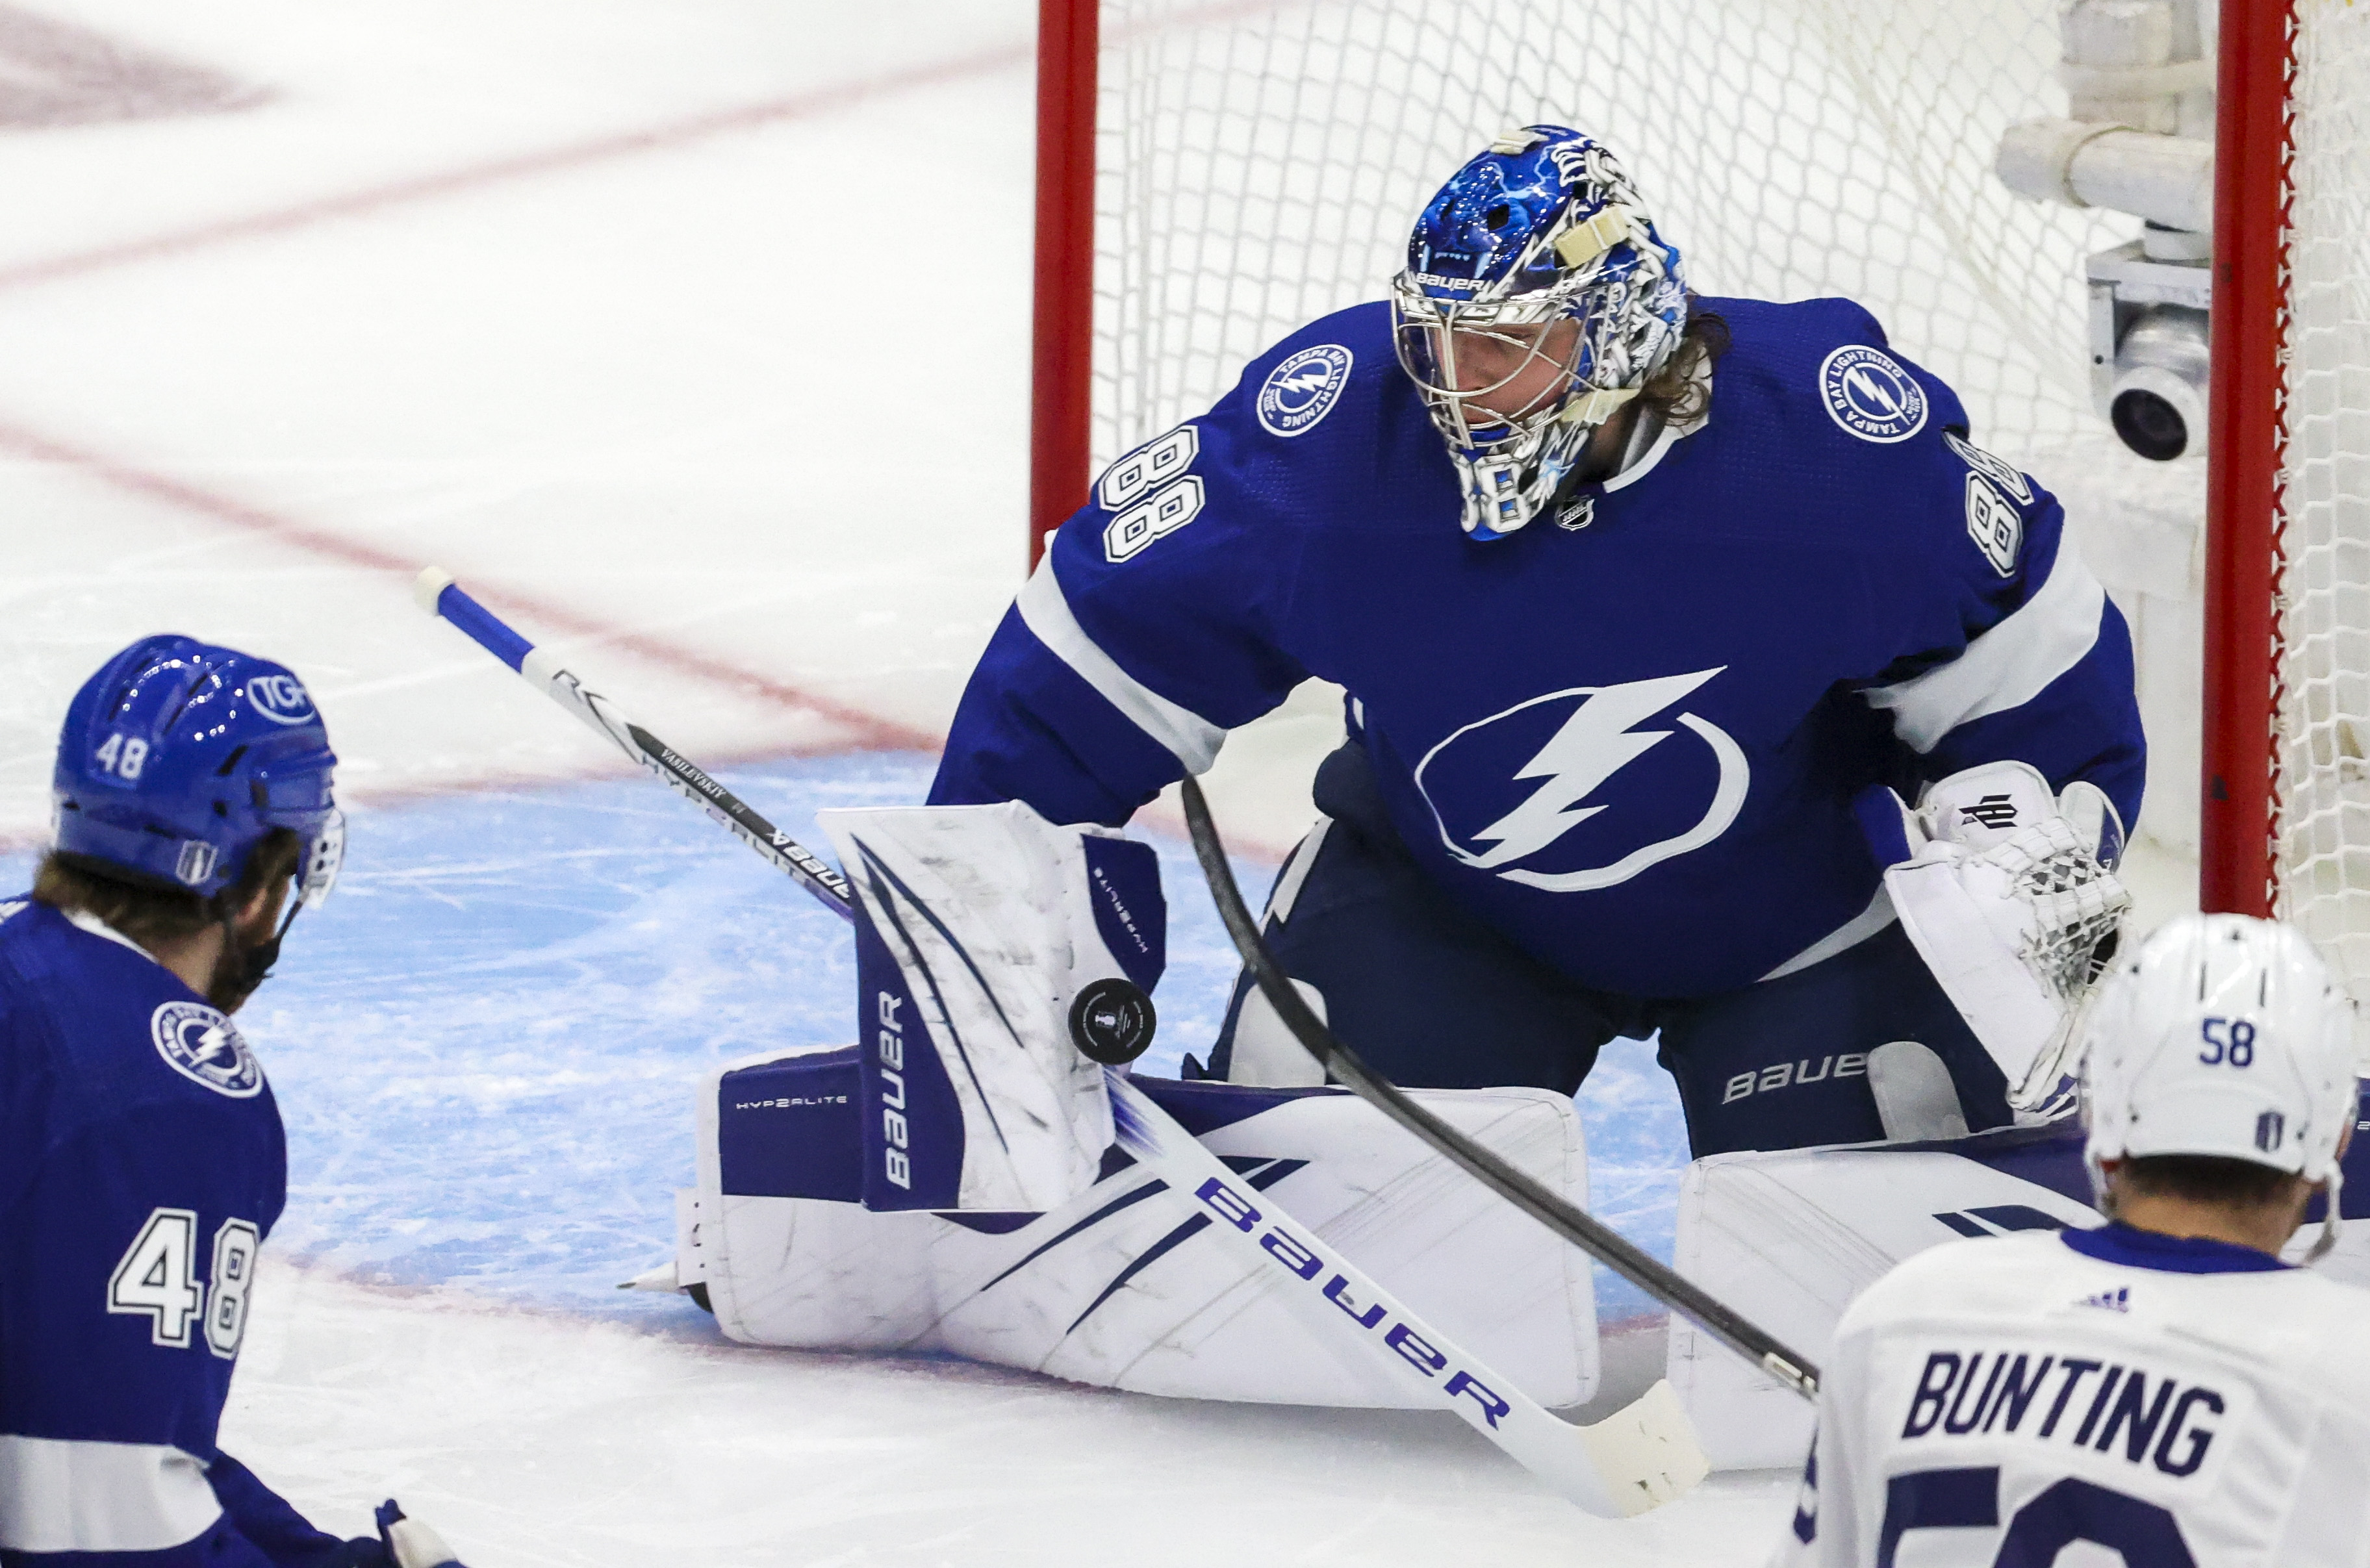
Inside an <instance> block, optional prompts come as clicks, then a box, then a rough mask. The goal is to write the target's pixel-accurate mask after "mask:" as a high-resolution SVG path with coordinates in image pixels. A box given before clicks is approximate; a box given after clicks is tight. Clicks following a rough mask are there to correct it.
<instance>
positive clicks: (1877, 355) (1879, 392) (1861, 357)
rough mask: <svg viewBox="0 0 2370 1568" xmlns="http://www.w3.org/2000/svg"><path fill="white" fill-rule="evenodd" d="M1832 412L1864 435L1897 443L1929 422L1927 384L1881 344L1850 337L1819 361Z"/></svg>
mask: <svg viewBox="0 0 2370 1568" xmlns="http://www.w3.org/2000/svg"><path fill="white" fill-rule="evenodd" d="M1819 398H1820V400H1821V401H1822V402H1824V404H1826V406H1827V417H1828V418H1831V419H1833V420H1835V423H1836V424H1838V425H1841V426H1842V427H1843V428H1844V429H1847V430H1849V431H1850V432H1851V433H1852V434H1853V435H1856V436H1858V438H1859V439H1860V440H1862V441H1877V442H1880V443H1882V444H1885V445H1891V444H1892V443H1893V442H1894V441H1907V440H1908V439H1909V438H1910V437H1912V436H1914V435H1916V433H1917V432H1918V431H1919V430H1922V429H1925V428H1926V389H1925V388H1924V387H1922V386H1920V385H1918V384H1917V378H1916V377H1915V376H1913V375H1911V374H1910V373H1909V372H1907V371H1905V370H1903V369H1902V368H1901V364H1900V361H1897V360H1895V359H1894V358H1893V356H1892V355H1890V354H1888V353H1886V352H1884V351H1883V350H1882V349H1871V348H1870V347H1869V346H1868V345H1867V344H1865V343H1847V344H1845V345H1844V346H1843V347H1842V348H1840V349H1836V350H1835V352H1834V353H1832V354H1829V355H1828V356H1827V357H1826V360H1825V361H1824V362H1823V363H1822V364H1821V365H1820V366H1819Z"/></svg>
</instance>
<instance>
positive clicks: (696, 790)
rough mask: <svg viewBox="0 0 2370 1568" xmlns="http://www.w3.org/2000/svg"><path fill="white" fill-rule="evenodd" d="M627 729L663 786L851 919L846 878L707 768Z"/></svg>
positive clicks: (643, 733) (632, 727)
mask: <svg viewBox="0 0 2370 1568" xmlns="http://www.w3.org/2000/svg"><path fill="white" fill-rule="evenodd" d="M626 733H627V734H628V735H630V736H632V737H633V738H634V744H635V745H636V746H637V747H639V749H640V750H641V754H642V765H643V766H645V767H647V768H649V769H650V772H652V773H656V774H657V775H658V776H659V778H660V779H661V780H662V782H663V783H665V784H666V785H667V787H668V788H670V789H672V790H673V791H674V792H675V793H676V794H677V795H683V796H685V798H687V799H689V800H690V801H691V802H692V804H694V805H696V806H697V807H700V809H702V810H704V811H706V812H707V813H708V815H709V816H710V817H713V818H716V820H718V821H719V822H721V823H722V824H724V826H725V827H727V828H730V829H731V830H732V835H733V837H735V838H737V839H739V840H740V841H742V843H744V844H747V845H748V846H749V847H750V848H751V849H753V850H755V851H756V852H757V853H759V854H761V855H764V856H765V858H766V859H767V860H769V861H772V862H773V863H774V864H775V865H776V866H777V867H778V868H779V869H781V870H783V871H786V872H788V873H789V875H790V876H793V877H795V878H796V879H797V880H798V881H799V883H800V885H801V886H802V887H805V888H806V890H807V891H808V892H810V893H812V894H813V895H814V896H815V899H816V901H817V902H819V903H821V904H822V905H823V907H824V908H825V909H827V910H831V911H832V913H834V914H835V915H837V916H839V918H840V919H842V920H854V919H855V918H856V896H855V893H854V890H853V889H851V888H850V887H848V885H847V878H846V877H845V876H841V875H840V874H839V873H838V872H837V871H834V869H832V867H831V866H830V865H829V864H827V863H825V862H824V861H823V860H822V859H820V858H818V857H817V856H816V855H815V854H814V853H812V852H811V851H810V850H809V849H808V848H807V847H806V846H805V845H804V844H801V843H800V842H799V841H797V840H796V839H794V838H792V837H790V836H789V835H788V833H785V832H783V831H782V830H780V829H779V828H777V827H775V826H774V825H773V824H772V823H771V822H768V821H767V820H765V818H763V817H761V816H759V815H758V814H757V813H756V812H755V811H754V809H752V808H751V807H750V806H749V803H748V802H746V801H744V800H742V798H741V797H740V796H739V795H735V794H733V793H732V792H731V790H729V789H726V788H725V787H724V786H723V785H722V784H718V783H717V782H716V781H715V780H714V779H713V778H710V777H709V776H708V772H707V770H706V769H704V768H702V767H701V766H700V765H699V764H698V763H696V762H695V761H692V760H691V759H690V758H688V757H685V755H683V754H682V753H681V752H679V751H677V750H675V749H674V748H673V747H672V746H669V745H668V744H667V743H666V742H665V741H663V740H661V739H660V738H658V737H657V736H655V735H652V734H651V733H650V731H649V730H647V729H644V728H643V727H641V726H640V725H639V724H628V725H627V726H626Z"/></svg>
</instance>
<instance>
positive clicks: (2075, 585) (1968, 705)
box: [1866, 538, 2107, 754]
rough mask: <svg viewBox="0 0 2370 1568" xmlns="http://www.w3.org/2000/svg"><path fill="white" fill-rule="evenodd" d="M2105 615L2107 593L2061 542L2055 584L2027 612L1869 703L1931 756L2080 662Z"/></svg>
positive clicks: (1873, 695)
mask: <svg viewBox="0 0 2370 1568" xmlns="http://www.w3.org/2000/svg"><path fill="white" fill-rule="evenodd" d="M2106 611H2107V590H2106V589H2103V588H2101V587H2100V586H2099V579H2098V578H2095V577H2093V576H2091V575H2090V568H2089V567H2087V566H2085V565H2083V563H2082V557H2081V556H2080V555H2077V554H2076V553H2075V550H2074V543H2073V541H2072V540H2070V539H2065V538H2060V540H2059V541H2058V544H2057V559H2056V562H2055V563H2054V566H2053V567H2052V568H2051V571H2050V573H2049V580H2048V581H2046V582H2044V583H2042V585H2041V590H2040V591H2039V592H2038V593H2035V594H2034V595H2033V596H2032V597H2031V599H2028V600H2026V601H2024V604H2023V605H2022V607H2021V608H2019V610H2018V611H2017V612H2015V613H2014V614H2012V615H2010V616H2008V618H2007V619H2006V620H2004V621H2002V622H2001V623H2000V624H1998V625H1996V626H1994V627H1993V628H1992V629H1991V630H1990V631H1988V632H1985V634H1984V635H1981V636H1979V637H1977V638H1975V639H1974V641H1973V642H1971V643H1969V644H1968V645H1967V648H1966V651H1965V652H1964V653H1962V654H1961V655H1960V656H1959V657H1958V658H1954V659H1952V660H1951V661H1950V663H1948V664H1944V665H1939V666H1937V667H1936V668H1934V669H1932V670H1927V671H1926V673H1924V674H1923V675H1918V676H1915V677H1913V678H1911V679H1910V680H1907V681H1902V682H1900V683H1899V684H1898V685H1893V686H1879V687H1876V688H1874V689H1872V690H1870V692H1867V693H1866V695H1867V697H1868V704H1869V706H1870V707H1872V708H1888V709H1891V710H1892V713H1893V733H1894V734H1895V735H1897V736H1899V737H1900V738H1901V739H1902V742H1903V744H1904V745H1906V746H1907V747H1908V748H1909V749H1910V750H1913V751H1916V752H1918V753H1920V754H1923V753H1925V752H1927V751H1931V750H1934V748H1935V747H1936V746H1937V745H1938V744H1939V743H1940V741H1941V739H1942V738H1943V737H1944V736H1946V735H1948V734H1950V731H1952V730H1954V729H1956V728H1958V727H1959V726H1961V725H1962V724H1969V723H1972V722H1973V721H1974V720H1976V719H1979V718H1983V717H1985V716H1987V715H1991V714H1996V713H2006V712H2007V711H2008V710H2009V709H2010V708H2020V707H2022V706H2023V705H2024V704H2027V703H2029V702H2031V701H2032V699H2033V698H2035V697H2037V696H2039V695H2041V693H2042V691H2043V690H2044V689H2046V688H2047V686H2048V685H2049V683H2050V682H2051V681H2054V680H2056V679H2057V678H2058V677H2059V676H2061V675H2063V674H2065V672H2066V671H2067V670H2071V669H2073V668H2074V667H2075V666H2076V665H2077V664H2079V663H2081V662H2082V659H2083V658H2084V656H2085V655H2087V654H2088V653H2089V651H2090V649H2091V648H2092V647H2094V646H2096V645H2097V643H2098V641H2099V625H2100V621H2101V620H2102V619H2103V618H2104V617H2105V615H2106Z"/></svg>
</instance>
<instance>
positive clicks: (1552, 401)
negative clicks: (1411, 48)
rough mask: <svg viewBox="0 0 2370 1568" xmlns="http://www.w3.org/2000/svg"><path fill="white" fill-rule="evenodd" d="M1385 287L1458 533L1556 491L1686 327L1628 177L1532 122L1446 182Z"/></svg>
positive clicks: (1540, 503)
mask: <svg viewBox="0 0 2370 1568" xmlns="http://www.w3.org/2000/svg"><path fill="white" fill-rule="evenodd" d="M1391 299H1392V309H1393V314H1394V316H1395V320H1396V325H1397V332H1396V334H1395V338H1394V341H1395V343H1396V346H1397V348H1398V357H1399V363H1400V364H1401V365H1402V366H1403V367H1404V368H1405V369H1406V371H1407V372H1408V374H1409V376H1410V377H1411V378H1413V380H1414V382H1415V383H1416V385H1417V387H1418V388H1420V389H1421V392H1422V394H1423V400H1424V408H1425V410H1426V411H1427V412H1428V413H1430V414H1431V416H1432V423H1433V425H1434V426H1436V427H1437V428H1438V429H1439V430H1440V433H1441V435H1442V436H1443V437H1444V438H1445V439H1446V441H1447V442H1448V450H1449V461H1450V462H1451V463H1453V464H1455V468H1456V474H1457V477H1458V479H1459V480H1460V481H1461V482H1462V484H1463V486H1464V491H1465V505H1464V509H1463V512H1462V518H1461V521H1463V524H1464V527H1465V532H1467V533H1469V534H1471V535H1472V536H1473V537H1474V538H1476V539H1481V540H1490V539H1501V538H1503V537H1505V536H1506V535H1507V534H1509V533H1512V532H1514V531H1515V530H1516V529H1518V528H1521V527H1523V526H1524V524H1525V523H1527V522H1529V521H1531V520H1532V519H1533V518H1535V517H1536V516H1538V515H1539V514H1540V513H1541V512H1542V511H1544V510H1546V509H1547V507H1549V506H1550V505H1552V504H1554V502H1555V501H1556V500H1557V498H1559V496H1561V494H1562V493H1563V491H1564V489H1565V487H1566V486H1567V485H1568V484H1569V483H1570V481H1572V480H1573V479H1574V478H1576V477H1577V476H1578V475H1580V473H1581V472H1582V464H1583V460H1584V458H1585V457H1586V455H1587V453H1588V452H1589V447H1590V442H1591V441H1592V439H1593V438H1594V437H1596V436H1597V433H1598V432H1599V431H1601V430H1604V429H1605V428H1606V427H1607V425H1608V424H1612V423H1614V422H1615V421H1616V417H1619V426H1620V428H1623V429H1627V428H1630V427H1632V426H1634V425H1635V423H1636V418H1637V411H1636V410H1632V411H1631V412H1630V413H1629V414H1628V416H1626V417H1622V410H1623V409H1625V408H1628V407H1629V406H1630V404H1631V403H1632V402H1634V401H1635V400H1636V399H1637V397H1638V396H1639V394H1640V393H1642V392H1644V391H1645V390H1646V386H1647V383H1648V381H1649V378H1650V377H1651V376H1652V375H1653V373H1654V372H1656V371H1658V370H1660V369H1662V367H1663V365H1664V364H1665V363H1666V362H1668V361H1670V360H1671V358H1672V356H1673V354H1674V352H1675V351H1676V350H1677V349H1679V347H1680V345H1681V343H1682V341H1683V338H1684V333H1685V327H1686V324H1687V303H1686V283H1685V279H1684V276H1683V274H1682V272H1681V269H1680V262H1679V253H1678V252H1677V251H1676V250H1675V249H1674V248H1673V247H1672V246H1669V245H1668V244H1666V243H1664V241H1663V239H1662V235H1660V234H1658V233H1656V232H1655V228H1654V223H1653V220H1652V219H1651V218H1649V217H1648V216H1647V215H1646V211H1645V207H1644V205H1643V203H1642V202H1641V201H1640V200H1639V197H1638V193H1637V191H1636V189H1634V188H1633V187H1632V186H1631V185H1630V183H1629V177H1628V175H1627V174H1626V173H1624V172H1623V171H1622V168H1621V166H1620V165H1619V164H1618V163H1617V162H1616V161H1615V160H1614V157H1613V155H1612V154H1610V153H1609V152H1607V151H1605V148H1603V147H1602V146H1599V145H1598V144H1597V143H1594V142H1592V141H1590V140H1589V139H1588V138H1586V137H1584V136H1579V135H1576V134H1571V133H1565V134H1562V135H1557V134H1553V133H1551V132H1549V130H1548V129H1547V128H1546V127H1539V126H1527V127H1524V129H1523V130H1522V131H1519V132H1513V134H1511V135H1508V136H1504V137H1501V138H1500V139H1499V140H1498V141H1497V142H1495V143H1491V145H1490V151H1489V153H1488V154H1486V155H1483V156H1481V157H1478V158H1476V159H1474V160H1473V161H1472V162H1471V163H1469V164H1467V165H1466V166H1464V167H1463V168H1461V169H1459V170H1457V171H1456V175H1455V178H1453V179H1451V180H1450V181H1449V182H1448V183H1447V184H1446V185H1445V186H1444V187H1442V189H1441V191H1440V194H1438V195H1437V196H1435V197H1433V198H1432V204H1431V205H1430V206H1428V207H1426V208H1425V209H1424V211H1423V216H1422V217H1421V218H1420V219H1419V220H1417V223H1416V227H1415V234H1414V236H1413V237H1412V238H1411V239H1410V240H1409V243H1408V265H1407V270H1405V271H1404V272H1401V273H1400V274H1399V275H1398V278H1396V279H1394V280H1392V284H1391ZM1706 319H1707V321H1708V318H1706ZM1716 330H1717V329H1716V328H1709V327H1708V326H1706V327H1699V328H1698V333H1697V340H1696V348H1695V349H1694V354H1695V355H1697V356H1702V355H1707V354H1709V353H1713V352H1716V351H1717V350H1716V349H1715V348H1714V345H1719V344H1723V343H1724V340H1723V339H1722V338H1719V337H1717V336H1714V333H1715V332H1716ZM1674 390H1675V388H1674ZM1669 396H1670V395H1669V394H1665V395H1664V397H1663V399H1662V401H1665V402H1667V401H1668V400H1669ZM1599 451H1600V457H1601V458H1603V457H1609V456H1610V455H1611V453H1610V452H1605V449H1604V448H1603V447H1600V449H1599ZM1599 465H1600V466H1603V467H1605V468H1608V469H1609V468H1610V467H1611V464H1610V463H1608V462H1602V461H1600V464H1599Z"/></svg>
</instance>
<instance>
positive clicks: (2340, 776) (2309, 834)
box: [2272, 0, 2370, 1001]
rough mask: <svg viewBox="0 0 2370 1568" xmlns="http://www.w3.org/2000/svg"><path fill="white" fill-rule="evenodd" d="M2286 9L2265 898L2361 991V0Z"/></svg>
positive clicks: (2364, 780) (2367, 995) (2367, 644)
mask: <svg viewBox="0 0 2370 1568" xmlns="http://www.w3.org/2000/svg"><path fill="white" fill-rule="evenodd" d="M2296 13H2297V14H2296V28H2295V34H2294V40H2295V77H2294V79H2293V86H2292V87H2291V90H2290V120H2289V127H2290V137H2291V140H2292V144H2293V148H2294V155H2293V157H2292V158H2291V160H2290V162H2289V170H2290V177H2289V191H2288V196H2289V201H2290V206H2289V211H2288V236H2287V240H2288V243H2287V259H2288V276H2287V291H2286V292H2287V300H2286V308H2287V320H2286V324H2285V326H2286V330H2285V334H2284V336H2285V342H2284V345H2283V347H2284V361H2285V366H2284V387H2283V388H2282V392H2283V394H2284V399H2285V417H2284V419H2283V420H2282V421H2281V426H2282V438H2283V441H2284V446H2283V449H2282V452H2281V465H2280V485H2281V505H2280V509H2279V510H2280V515H2279V516H2278V517H2277V518H2276V519H2275V526H2276V527H2277V528H2278V530H2279V532H2278V534H2277V536H2276V537H2277V540H2278V550H2279V557H2280V576H2279V578H2278V581H2279V592H2278V595H2277V597H2276V599H2275V601H2274V603H2275V606H2276V607H2277V609H2278V611H2279V619H2278V642H2279V647H2280V657H2279V660H2278V664H2277V666H2276V670H2277V674H2276V681H2277V683H2278V689H2277V695H2276V698H2275V703H2274V706H2273V714H2274V716H2275V717H2276V720H2277V724H2276V727H2275V729H2274V732H2273V743H2272V744H2273V767H2274V780H2275V787H2276V794H2275V796H2274V799H2275V807H2274V809H2275V812H2276V815H2275V817H2274V819H2273V835H2272V839H2273V861H2274V866H2275V876H2276V879H2277V884H2278V894H2277V900H2278V901H2277V905H2276V907H2277V908H2278V910H2280V912H2281V913H2282V914H2284V915H2285V916H2287V917H2288V918H2289V919H2292V920H2295V921H2297V922H2298V923H2300V924H2301V925H2303V927H2304V928H2305V930H2306V931H2307V932H2308V933H2310V934H2311V935H2312V937H2313V938H2314V940H2315V941H2316V942H2317V943H2318V944H2319V945H2320V948H2321V950H2322V951H2323V952H2324V953H2326V954H2329V955H2330V956H2333V957H2335V958H2337V959H2338V960H2339V961H2340V962H2341V965H2342V967H2344V969H2345V971H2346V974H2347V976H2348V978H2349V979H2351V981H2352V982H2353V989H2354V994H2355V995H2356V996H2357V997H2358V998H2361V999H2363V1000H2364V1001H2370V7H2364V6H2356V5H2349V4H2345V3H2344V0H2301V3H2300V4H2299V5H2298V6H2297V8H2296Z"/></svg>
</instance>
